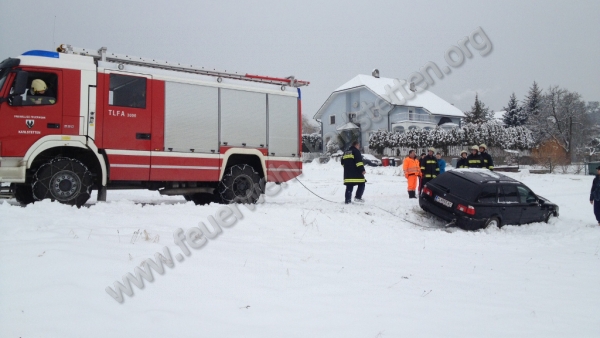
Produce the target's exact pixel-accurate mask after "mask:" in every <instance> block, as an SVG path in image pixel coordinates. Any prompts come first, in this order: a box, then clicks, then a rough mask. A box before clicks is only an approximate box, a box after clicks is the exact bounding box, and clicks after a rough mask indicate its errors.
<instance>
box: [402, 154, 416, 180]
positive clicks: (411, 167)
mask: <svg viewBox="0 0 600 338" xmlns="http://www.w3.org/2000/svg"><path fill="white" fill-rule="evenodd" d="M402 170H404V176H405V177H407V178H408V176H410V175H417V176H421V164H420V163H419V160H418V159H417V158H410V157H407V158H405V159H404V163H402Z"/></svg>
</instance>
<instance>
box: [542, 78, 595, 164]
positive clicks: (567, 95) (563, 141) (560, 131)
mask: <svg viewBox="0 0 600 338" xmlns="http://www.w3.org/2000/svg"><path fill="white" fill-rule="evenodd" d="M586 112H587V111H586V105H585V102H584V101H583V100H582V99H581V95H580V94H579V93H577V92H570V91H568V90H566V89H562V88H560V87H558V86H554V87H550V88H549V89H548V91H547V92H546V93H545V94H544V95H543V100H542V109H541V114H540V115H541V116H540V119H539V121H538V122H539V123H540V124H541V127H544V130H545V133H544V134H545V135H544V136H546V139H551V140H554V141H556V143H557V144H558V145H560V147H562V148H563V149H564V151H565V154H566V159H567V161H570V160H571V158H572V156H573V154H574V150H576V149H577V148H578V147H579V146H582V145H584V144H585V143H586V137H587V135H589V129H590V127H591V124H590V123H589V119H588V114H587V113H586Z"/></svg>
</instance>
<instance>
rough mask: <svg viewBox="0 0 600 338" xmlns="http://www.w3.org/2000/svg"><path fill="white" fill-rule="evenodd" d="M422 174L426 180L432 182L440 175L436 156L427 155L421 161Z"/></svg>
mask: <svg viewBox="0 0 600 338" xmlns="http://www.w3.org/2000/svg"><path fill="white" fill-rule="evenodd" d="M420 162H421V174H422V175H423V176H422V177H423V179H424V180H431V179H433V178H436V177H437V176H438V175H439V174H440V167H439V165H438V161H437V159H436V158H435V157H434V156H431V155H427V156H425V157H423V158H422V159H421V161H420Z"/></svg>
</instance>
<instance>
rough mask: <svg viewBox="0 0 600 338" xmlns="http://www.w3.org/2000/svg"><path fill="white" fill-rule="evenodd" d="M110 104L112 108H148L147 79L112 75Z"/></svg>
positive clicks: (109, 94) (109, 93)
mask: <svg viewBox="0 0 600 338" xmlns="http://www.w3.org/2000/svg"><path fill="white" fill-rule="evenodd" d="M108 90H109V91H108V104H109V105H111V106H119V107H130V108H142V109H145V108H146V78H145V77H136V76H128V75H120V74H110V85H109V89H108Z"/></svg>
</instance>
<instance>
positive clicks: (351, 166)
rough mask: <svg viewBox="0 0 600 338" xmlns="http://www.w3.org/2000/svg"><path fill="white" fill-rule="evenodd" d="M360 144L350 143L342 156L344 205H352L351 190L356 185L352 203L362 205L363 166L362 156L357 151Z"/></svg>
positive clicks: (363, 186) (364, 180) (363, 189)
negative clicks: (344, 187) (344, 189)
mask: <svg viewBox="0 0 600 338" xmlns="http://www.w3.org/2000/svg"><path fill="white" fill-rule="evenodd" d="M358 148H360V143H358V141H354V142H352V146H350V148H349V149H348V151H346V152H345V153H344V156H342V161H341V162H342V165H343V166H344V185H346V200H345V202H346V204H350V203H352V190H354V186H355V185H357V186H358V188H357V189H356V195H355V196H354V202H358V203H364V200H363V199H362V195H363V193H364V191H365V182H367V180H366V179H365V174H366V171H365V165H364V163H363V160H362V155H361V154H360V151H359V150H358Z"/></svg>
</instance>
